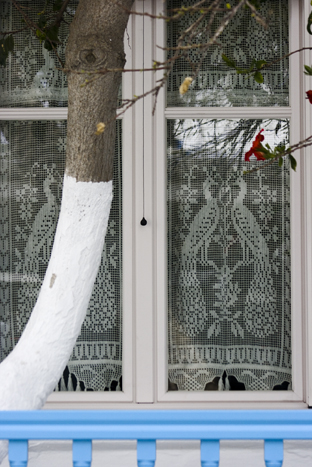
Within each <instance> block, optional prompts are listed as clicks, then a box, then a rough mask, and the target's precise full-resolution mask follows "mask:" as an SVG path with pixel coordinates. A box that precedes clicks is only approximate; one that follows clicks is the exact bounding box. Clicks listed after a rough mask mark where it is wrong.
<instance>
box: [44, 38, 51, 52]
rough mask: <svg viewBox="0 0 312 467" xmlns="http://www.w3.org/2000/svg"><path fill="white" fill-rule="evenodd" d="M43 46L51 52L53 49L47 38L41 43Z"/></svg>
mask: <svg viewBox="0 0 312 467" xmlns="http://www.w3.org/2000/svg"><path fill="white" fill-rule="evenodd" d="M43 47H44V48H45V49H46V50H48V51H49V52H51V51H52V50H53V46H52V44H51V42H50V41H48V40H45V41H44V43H43Z"/></svg>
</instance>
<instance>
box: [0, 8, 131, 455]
mask: <svg viewBox="0 0 312 467" xmlns="http://www.w3.org/2000/svg"><path fill="white" fill-rule="evenodd" d="M132 3H133V1H132V0H118V2H117V1H116V2H115V1H114V0H80V3H79V6H78V9H77V12H76V15H75V18H74V21H73V23H72V25H71V27H70V36H69V40H68V45H67V50H66V66H67V68H70V69H72V71H70V72H69V76H68V87H69V102H68V135H67V159H66V170H65V177H64V185H63V197H62V204H61V211H60V217H59V221H58V226H57V230H56V234H55V241H54V245H53V250H52V254H51V258H50V261H49V265H48V268H47V271H46V275H45V278H44V281H43V284H42V287H41V289H40V293H39V297H38V300H37V302H36V305H35V307H34V310H33V312H32V314H31V317H30V319H29V321H28V323H27V326H26V328H25V330H24V332H23V334H22V336H21V338H20V340H19V342H18V343H17V345H16V346H15V348H14V350H13V351H12V352H11V353H10V355H8V357H7V358H6V359H5V360H4V361H3V362H2V363H1V365H0V381H1V385H0V410H34V409H39V408H41V407H42V406H43V404H44V403H45V401H46V399H47V397H48V395H49V394H50V393H51V392H52V391H53V389H54V388H55V386H56V384H57V382H58V380H59V378H60V377H61V375H62V372H63V370H64V368H65V366H66V364H67V362H68V360H69V358H70V354H71V352H72V349H73V346H74V344H75V342H76V339H77V337H78V335H79V333H80V328H81V325H82V322H83V320H84V317H85V314H86V311H87V307H88V302H89V299H90V296H91V293H92V288H93V284H94V281H95V278H96V274H97V270H98V267H99V264H100V259H101V253H102V250H103V244H104V239H105V233H106V228H107V222H108V216H109V211H110V205H111V199H112V182H111V179H112V174H113V159H114V149H115V125H116V122H115V120H114V117H115V115H116V107H117V95H118V89H119V85H120V82H121V73H108V74H105V75H104V76H103V75H100V77H99V78H98V79H96V81H95V82H93V83H91V84H90V85H87V86H84V87H81V84H83V83H84V80H85V78H86V77H87V73H85V74H83V75H80V74H77V73H75V71H78V70H81V69H83V70H85V71H86V72H88V71H89V72H90V71H95V70H97V69H100V68H103V67H107V68H123V66H124V64H125V56H124V50H123V38H124V31H125V28H126V25H127V21H128V16H129V13H128V12H129V10H130V9H131V6H132ZM103 121H104V122H108V121H109V123H108V124H107V127H106V128H105V131H104V133H102V134H101V135H99V136H98V135H95V131H96V126H97V124H98V123H99V122H103ZM6 452H7V446H6V444H5V443H4V442H0V463H1V461H2V459H3V457H4V456H5V454H6Z"/></svg>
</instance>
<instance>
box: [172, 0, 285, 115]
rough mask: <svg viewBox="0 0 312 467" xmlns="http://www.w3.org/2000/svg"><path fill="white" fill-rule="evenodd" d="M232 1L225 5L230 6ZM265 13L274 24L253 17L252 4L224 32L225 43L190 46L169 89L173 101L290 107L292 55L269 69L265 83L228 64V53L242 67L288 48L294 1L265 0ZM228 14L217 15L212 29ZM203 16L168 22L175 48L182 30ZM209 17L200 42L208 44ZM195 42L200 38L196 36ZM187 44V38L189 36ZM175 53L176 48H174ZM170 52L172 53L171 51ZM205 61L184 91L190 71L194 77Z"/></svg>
mask: <svg viewBox="0 0 312 467" xmlns="http://www.w3.org/2000/svg"><path fill="white" fill-rule="evenodd" d="M182 3H183V6H188V5H191V4H193V2H192V0H185V1H183V2H181V0H168V2H167V6H168V9H172V8H180V7H181V5H182ZM225 4H226V2H225V1H224V4H222V5H221V6H222V7H225ZM260 12H261V14H262V15H263V16H264V17H265V19H266V21H267V23H268V25H269V28H268V29H267V30H265V29H264V28H263V27H262V26H261V25H259V24H258V23H257V22H256V21H255V19H254V18H252V17H251V14H250V10H249V9H245V10H244V9H242V10H241V11H240V12H239V13H238V14H237V16H236V17H235V18H234V19H233V21H232V22H231V23H230V24H229V25H228V26H227V28H226V29H225V30H224V32H223V33H222V34H221V35H220V36H219V38H218V41H219V44H220V45H221V47H220V46H213V47H210V48H209V49H208V52H206V53H205V54H204V53H202V52H201V51H200V50H198V49H192V50H190V51H184V56H183V58H181V59H180V60H178V61H177V62H176V63H175V65H174V68H173V72H172V73H171V74H170V77H169V82H168V89H167V105H168V106H181V107H185V106H211V107H220V106H223V107H239V106H249V107H255V106H273V105H277V106H288V105H289V103H288V84H289V83H288V78H289V73H288V59H283V60H282V61H279V62H277V63H275V64H274V65H272V66H271V67H270V68H269V69H268V70H263V76H264V83H263V84H258V83H256V82H255V81H254V78H253V77H252V76H244V75H238V74H237V73H236V71H235V70H232V69H230V68H229V67H227V66H226V65H225V63H224V61H223V60H222V57H221V55H222V53H224V54H226V55H227V56H228V57H230V58H233V59H234V60H235V61H236V63H237V65H238V66H239V67H241V68H249V66H250V64H251V62H252V59H256V60H261V59H265V60H267V61H269V62H271V61H274V60H276V59H279V58H280V57H282V56H284V55H285V54H287V53H288V3H287V2H285V1H284V0H272V1H270V2H264V3H263V5H262V7H261V9H260ZM223 14H224V13H222V14H221V13H220V14H218V15H217V16H216V18H217V19H215V21H214V22H213V25H212V31H214V30H215V29H216V27H217V26H218V24H219V21H220V18H222V17H223ZM197 17H198V15H196V14H193V15H191V16H190V15H189V14H185V15H184V16H183V19H182V20H180V21H173V22H169V23H168V30H167V37H168V39H167V46H168V47H175V46H176V45H177V40H178V38H179V37H180V35H181V33H182V32H183V31H184V30H185V29H186V28H187V27H188V26H190V24H191V23H192V22H194V21H195V20H196V19H197ZM207 24H208V21H207V20H205V21H203V22H201V23H200V25H199V28H198V30H197V32H196V35H195V43H196V42H197V43H201V44H202V43H205V42H206V41H207V40H208V38H209V36H208V34H207V32H206V29H205V28H207ZM193 42H194V39H193ZM186 43H187V41H186ZM171 54H172V52H171ZM169 56H170V53H169ZM199 63H201V68H200V72H199V73H198V76H197V78H196V80H195V81H194V83H192V85H191V87H190V88H189V91H188V92H187V93H186V94H184V95H183V96H181V95H180V94H179V86H180V84H181V83H182V82H183V80H184V78H186V77H187V76H192V75H193V74H194V70H196V68H197V66H198V65H199Z"/></svg>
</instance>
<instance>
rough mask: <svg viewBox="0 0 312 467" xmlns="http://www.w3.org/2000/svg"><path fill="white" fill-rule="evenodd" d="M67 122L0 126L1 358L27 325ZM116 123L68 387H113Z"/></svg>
mask: <svg viewBox="0 0 312 467" xmlns="http://www.w3.org/2000/svg"><path fill="white" fill-rule="evenodd" d="M65 146H66V122H64V121H55V122H36V121H33V122H27V121H25V122H7V123H3V122H2V123H1V186H0V190H1V191H0V193H1V204H0V206H1V214H2V215H1V262H0V268H1V273H0V274H1V275H0V288H1V310H0V322H1V328H0V332H1V334H0V336H1V360H2V359H3V358H5V356H6V355H7V354H8V353H9V352H10V351H11V350H12V348H13V347H14V345H15V344H16V342H17V341H18V339H19V337H20V336H21V333H22V332H23V329H24V327H25V325H26V323H27V321H28V318H29V316H30V313H31V311H32V309H33V306H34V304H35V302H36V299H37V296H38V293H39V289H40V286H41V282H42V279H43V277H44V273H45V269H46V267H47V264H48V261H49V258H50V252H51V248H52V244H53V239H54V233H55V228H56V224H57V220H58V214H59V206H60V202H61V196H62V183H63V174H64V163H65ZM120 213H121V122H117V138H116V162H115V174H114V200H113V204H112V210H111V215H110V219H109V224H108V231H107V235H106V240H105V246H104V250H103V255H102V262H101V265H100V270H99V273H98V276H97V279H96V283H95V285H94V290H93V295H92V298H91V300H90V303H89V308H88V314H87V317H86V319H85V321H84V323H83V326H82V330H81V334H80V336H79V338H78V341H77V343H76V346H75V348H74V350H73V354H72V356H71V359H70V361H69V363H68V369H67V371H69V372H70V378H71V379H73V378H75V379H76V384H75V387H72V386H70V385H68V384H65V382H64V380H63V381H61V382H60V384H59V386H58V388H57V389H61V390H73V389H75V390H84V389H85V390H94V391H99V390H102V391H103V390H104V389H105V388H106V389H109V388H111V386H112V382H113V381H115V384H114V387H115V390H118V389H119V390H120V389H121V387H120V380H121V370H122V365H121V360H122V340H121V338H122V336H121V316H122V315H121V308H122V303H121V261H122V258H121V214H120Z"/></svg>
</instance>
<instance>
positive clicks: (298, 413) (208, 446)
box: [0, 410, 312, 467]
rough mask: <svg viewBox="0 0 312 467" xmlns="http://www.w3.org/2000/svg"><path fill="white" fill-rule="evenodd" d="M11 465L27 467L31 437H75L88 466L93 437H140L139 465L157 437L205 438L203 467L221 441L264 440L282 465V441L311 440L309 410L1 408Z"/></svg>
mask: <svg viewBox="0 0 312 467" xmlns="http://www.w3.org/2000/svg"><path fill="white" fill-rule="evenodd" d="M0 439H7V440H9V461H10V465H11V467H26V466H27V461H28V440H29V439H32V440H33V439H34V440H68V439H70V440H73V466H74V467H90V466H91V460H92V440H103V439H106V440H137V459H138V467H153V466H154V464H155V460H156V440H183V439H185V440H201V447H200V449H201V465H202V467H218V465H219V441H220V440H255V439H263V440H264V460H265V464H266V466H267V467H281V466H282V463H283V440H284V439H287V440H288V439H291V440H299V439H300V440H306V439H312V411H310V410H287V411H286V410H261V411H259V410H250V411H248V410H200V411H199V410H118V411H116V410H106V411H103V410H99V411H89V410H88V411H82V410H81V411H64V410H63V411H58V410H56V411H25V412H23V411H15V412H14V411H8V412H0ZM125 467H126V466H125Z"/></svg>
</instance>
